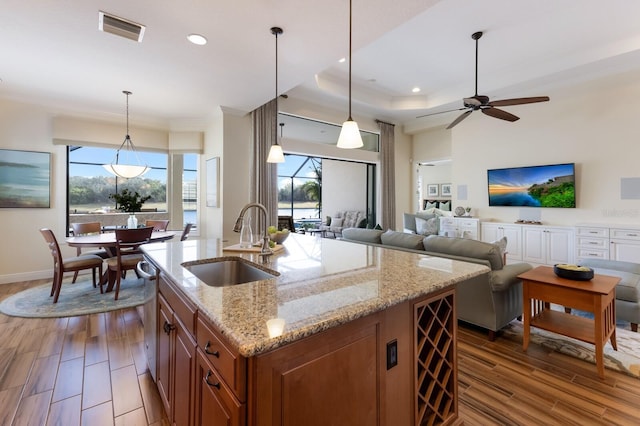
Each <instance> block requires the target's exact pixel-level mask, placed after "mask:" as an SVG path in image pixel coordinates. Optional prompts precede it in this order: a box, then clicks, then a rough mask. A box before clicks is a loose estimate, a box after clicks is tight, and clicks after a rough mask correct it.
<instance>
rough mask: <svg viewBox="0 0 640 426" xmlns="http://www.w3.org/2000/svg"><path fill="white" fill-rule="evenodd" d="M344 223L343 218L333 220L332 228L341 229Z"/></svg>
mask: <svg viewBox="0 0 640 426" xmlns="http://www.w3.org/2000/svg"><path fill="white" fill-rule="evenodd" d="M342 222H344V218H342V217H339V218H335V219H332V220H331V227H332V228H341V227H342Z"/></svg>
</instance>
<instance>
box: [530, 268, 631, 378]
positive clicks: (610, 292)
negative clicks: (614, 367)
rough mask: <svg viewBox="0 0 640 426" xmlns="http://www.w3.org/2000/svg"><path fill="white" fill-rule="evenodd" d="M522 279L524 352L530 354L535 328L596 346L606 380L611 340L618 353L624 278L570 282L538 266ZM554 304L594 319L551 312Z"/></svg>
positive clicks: (600, 366) (551, 269)
mask: <svg viewBox="0 0 640 426" xmlns="http://www.w3.org/2000/svg"><path fill="white" fill-rule="evenodd" d="M518 278H520V279H522V295H523V302H522V307H523V310H524V315H523V317H524V318H523V320H524V327H523V329H524V332H523V337H522V349H523V350H524V351H526V350H527V347H528V346H529V338H530V327H532V326H533V327H537V328H541V329H543V330H548V331H551V332H554V333H558V334H562V335H565V336H569V337H573V338H575V339H578V340H582V341H583V342H587V343H591V344H594V345H595V347H596V365H597V368H598V376H600V378H601V379H603V378H604V361H603V354H604V350H603V348H604V345H605V344H606V343H607V340H609V339H610V340H611V345H612V346H613V349H615V350H618V346H617V343H616V312H615V308H616V305H615V288H616V285H617V284H618V282H620V278H619V277H612V276H608V275H599V274H596V275H595V276H594V277H593V279H592V280H590V281H574V280H568V279H565V278H560V277H558V276H556V274H555V273H554V272H553V268H551V267H549V266H538V267H537V268H534V269H531V270H529V271H527V272H525V273H523V274H520V275H518ZM551 303H556V304H559V305H562V306H565V307H568V308H575V309H579V310H582V311H588V312H593V315H594V318H593V319H589V318H582V317H579V316H576V315H571V314H568V313H565V312H560V311H554V310H551V308H550V305H551Z"/></svg>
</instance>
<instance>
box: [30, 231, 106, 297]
mask: <svg viewBox="0 0 640 426" xmlns="http://www.w3.org/2000/svg"><path fill="white" fill-rule="evenodd" d="M40 233H41V234H42V236H43V237H44V240H45V241H46V242H47V244H48V246H49V250H50V251H51V256H53V283H52V284H51V295H50V296H53V303H58V296H60V288H61V287H62V276H63V275H64V273H65V272H71V271H74V272H76V271H82V270H85V269H91V270H92V274H93V286H94V287H95V286H96V269H98V271H99V273H98V279H99V280H100V278H101V277H102V261H103V260H104V259H102V258H101V257H100V256H96V255H95V254H84V255H81V256H76V257H69V258H66V259H63V258H62V253H61V252H60V246H59V245H58V240H57V239H56V236H55V235H54V233H53V231H52V230H51V229H48V228H42V229H40ZM100 292H101V293H102V284H100Z"/></svg>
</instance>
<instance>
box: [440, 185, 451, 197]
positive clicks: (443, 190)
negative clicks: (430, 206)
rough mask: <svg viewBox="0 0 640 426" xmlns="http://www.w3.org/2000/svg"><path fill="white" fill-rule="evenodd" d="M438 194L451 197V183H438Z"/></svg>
mask: <svg viewBox="0 0 640 426" xmlns="http://www.w3.org/2000/svg"><path fill="white" fill-rule="evenodd" d="M440 195H442V196H443V197H451V184H450V183H443V184H442V185H440Z"/></svg>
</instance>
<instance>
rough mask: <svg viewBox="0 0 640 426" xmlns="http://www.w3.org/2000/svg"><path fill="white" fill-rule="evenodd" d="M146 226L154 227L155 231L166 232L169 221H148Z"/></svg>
mask: <svg viewBox="0 0 640 426" xmlns="http://www.w3.org/2000/svg"><path fill="white" fill-rule="evenodd" d="M144 226H152V227H153V230H154V231H166V230H167V227H168V226H169V220H147V221H146V222H145V223H144Z"/></svg>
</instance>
